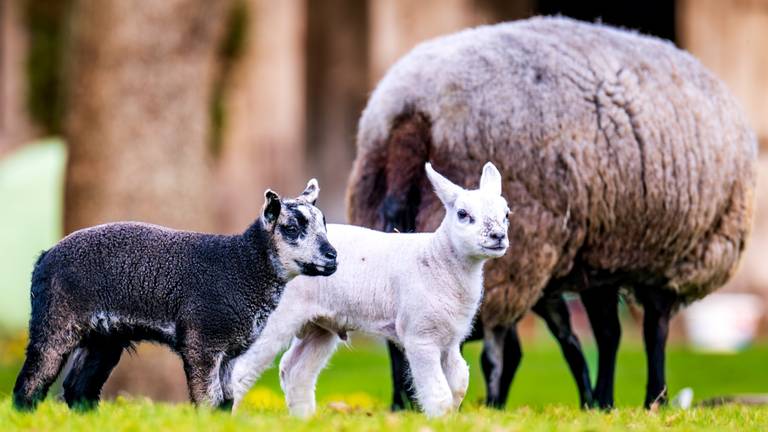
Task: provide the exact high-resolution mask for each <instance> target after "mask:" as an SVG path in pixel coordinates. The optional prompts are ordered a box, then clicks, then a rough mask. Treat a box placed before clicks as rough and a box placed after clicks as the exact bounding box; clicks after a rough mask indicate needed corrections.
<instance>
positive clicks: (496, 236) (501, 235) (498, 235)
mask: <svg viewBox="0 0 768 432" xmlns="http://www.w3.org/2000/svg"><path fill="white" fill-rule="evenodd" d="M489 237H491V239H493V240H496V241H498V242H502V241H504V239H505V238H506V237H507V233H505V232H503V231H494V232H492V233H491V234H490V235H489Z"/></svg>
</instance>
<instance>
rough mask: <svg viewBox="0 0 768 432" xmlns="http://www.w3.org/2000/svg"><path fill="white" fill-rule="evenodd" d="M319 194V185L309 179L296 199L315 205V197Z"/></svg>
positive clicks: (315, 180) (314, 180)
mask: <svg viewBox="0 0 768 432" xmlns="http://www.w3.org/2000/svg"><path fill="white" fill-rule="evenodd" d="M319 194H320V185H319V184H318V183H317V179H311V180H310V181H309V182H307V188H306V189H304V192H302V193H301V195H299V197H298V199H300V200H302V201H304V202H306V203H308V204H312V205H315V203H317V196H318V195H319Z"/></svg>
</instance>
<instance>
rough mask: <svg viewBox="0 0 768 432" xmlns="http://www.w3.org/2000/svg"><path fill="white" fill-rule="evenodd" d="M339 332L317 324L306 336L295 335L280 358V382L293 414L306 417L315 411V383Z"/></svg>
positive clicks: (333, 347) (334, 349)
mask: <svg viewBox="0 0 768 432" xmlns="http://www.w3.org/2000/svg"><path fill="white" fill-rule="evenodd" d="M338 341H339V339H338V337H337V336H336V334H334V333H331V332H329V331H327V330H324V329H322V328H320V327H313V328H312V329H311V330H310V331H309V332H308V333H307V334H306V335H305V336H304V337H303V338H302V339H294V340H293V343H292V344H291V348H290V349H289V350H288V351H287V352H286V353H285V354H284V355H283V358H282V359H281V360H280V386H281V387H282V388H283V392H284V393H285V402H286V405H288V409H289V410H290V412H291V414H292V415H294V416H297V417H302V418H306V417H309V416H311V415H312V414H314V413H315V409H316V405H315V385H316V384H317V377H318V375H319V374H320V371H322V370H323V368H324V367H325V365H326V363H327V362H328V359H329V358H331V355H332V354H333V353H334V351H336V346H337V345H338Z"/></svg>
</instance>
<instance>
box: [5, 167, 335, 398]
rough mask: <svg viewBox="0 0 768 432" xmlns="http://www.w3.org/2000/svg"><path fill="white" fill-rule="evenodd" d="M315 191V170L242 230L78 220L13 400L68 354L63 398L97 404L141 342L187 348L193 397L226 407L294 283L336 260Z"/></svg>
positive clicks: (47, 380)
mask: <svg viewBox="0 0 768 432" xmlns="http://www.w3.org/2000/svg"><path fill="white" fill-rule="evenodd" d="M318 192H319V188H318V185H317V182H316V181H315V180H314V179H313V180H310V182H309V184H308V185H307V188H306V190H304V192H303V193H302V194H301V195H300V196H299V197H297V198H295V199H281V198H280V197H279V196H278V195H277V194H275V193H274V192H272V191H270V190H268V191H267V192H266V193H265V197H266V203H265V205H264V208H263V210H262V215H261V217H260V218H258V219H257V220H256V221H255V222H254V223H253V224H252V225H251V226H250V227H249V228H248V229H247V230H246V231H245V232H244V233H242V234H239V235H215V234H203V233H196V232H185V231H176V230H172V229H168V228H164V227H160V226H155V225H149V224H143V223H134V222H119V223H111V224H106V225H100V226H96V227H92V228H88V229H84V230H81V231H77V232H75V233H73V234H71V235H69V236H68V237H66V238H64V239H63V240H61V241H60V242H59V243H58V244H57V245H55V246H54V247H53V248H51V249H50V250H48V251H46V252H43V253H42V255H41V256H40V258H39V259H38V260H37V263H36V264H35V268H34V271H33V273H32V287H31V300H32V317H31V319H30V323H29V345H28V346H27V356H26V360H25V362H24V366H23V367H22V369H21V372H20V373H19V376H18V378H17V381H16V385H15V387H14V390H13V403H14V406H15V407H16V408H17V409H21V410H33V409H35V407H36V405H37V403H38V402H39V401H40V400H42V399H44V398H45V395H46V393H47V391H48V388H49V387H50V385H51V383H53V381H54V380H55V379H56V376H57V375H58V374H59V373H60V371H61V369H62V366H63V365H64V363H65V362H66V361H67V358H68V357H69V355H70V354H72V357H73V361H72V368H71V370H70V371H69V372H68V373H67V375H66V378H65V379H64V398H65V400H66V402H67V404H68V405H69V406H70V407H71V408H72V407H81V408H91V407H94V406H96V405H97V404H98V401H99V395H100V392H101V387H102V386H103V384H104V382H105V381H106V380H107V378H108V376H109V374H110V372H111V371H112V369H113V368H114V367H115V366H116V365H117V363H118V361H119V360H120V355H121V354H122V352H123V350H125V349H126V348H129V347H131V345H132V344H133V343H135V342H137V341H154V342H158V343H163V344H166V345H168V346H170V347H171V348H172V349H173V350H174V351H175V352H177V353H178V354H179V355H180V356H181V358H182V360H183V363H184V371H185V373H186V376H187V382H188V386H189V394H190V397H191V398H192V401H193V402H195V403H196V404H201V403H204V404H210V405H213V406H220V407H226V406H228V404H229V403H230V401H231V392H230V390H229V389H230V386H229V373H228V371H229V370H230V369H231V367H232V365H233V364H234V362H236V361H237V357H238V355H239V354H240V353H241V352H243V351H245V350H246V349H247V348H248V347H249V346H250V344H252V343H253V342H254V341H255V340H256V339H257V338H258V336H259V334H260V332H261V329H262V327H263V326H264V324H265V322H266V320H267V317H268V316H269V314H270V313H271V312H272V311H273V310H274V309H275V307H276V306H277V304H278V301H279V300H280V297H281V294H282V292H283V289H284V287H285V285H286V283H287V282H288V281H289V280H290V279H292V278H293V277H295V276H297V275H299V274H304V275H310V276H318V275H321V276H328V275H330V274H332V273H333V272H334V271H335V270H336V251H335V250H334V248H333V247H332V246H331V245H330V243H329V242H328V240H327V237H326V229H325V218H324V217H323V214H322V213H321V212H320V210H318V209H317V208H316V207H315V206H314V203H315V200H316V199H317V195H318Z"/></svg>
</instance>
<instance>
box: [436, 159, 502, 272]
mask: <svg viewBox="0 0 768 432" xmlns="http://www.w3.org/2000/svg"><path fill="white" fill-rule="evenodd" d="M426 170H427V177H428V178H429V181H430V182H431V183H432V186H433V187H434V189H435V193H436V194H437V196H438V198H440V201H442V202H443V206H445V219H444V220H443V226H444V227H445V228H446V229H447V233H448V236H449V238H450V240H451V243H452V244H453V247H454V248H456V249H457V250H458V251H460V253H463V254H464V255H466V256H469V257H473V258H478V259H484V258H496V257H500V256H502V255H504V253H505V252H506V251H507V247H508V246H509V239H508V238H507V228H508V226H509V219H508V215H509V207H507V200H505V199H504V197H503V196H502V195H501V174H500V173H499V170H497V169H496V167H495V166H494V165H493V164H492V163H490V162H488V163H486V164H485V166H484V167H483V173H482V175H481V176H480V187H479V188H477V189H474V190H466V189H464V188H462V187H460V186H458V185H456V184H454V183H453V182H451V181H450V180H448V179H447V178H445V177H443V176H442V175H440V174H439V173H438V172H437V171H435V170H434V169H433V168H432V165H431V164H429V163H427V164H426Z"/></svg>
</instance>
